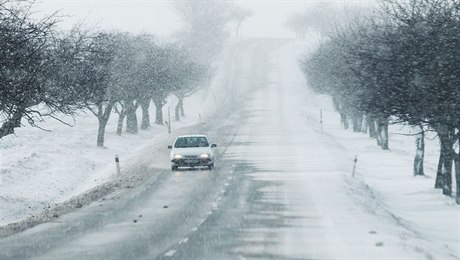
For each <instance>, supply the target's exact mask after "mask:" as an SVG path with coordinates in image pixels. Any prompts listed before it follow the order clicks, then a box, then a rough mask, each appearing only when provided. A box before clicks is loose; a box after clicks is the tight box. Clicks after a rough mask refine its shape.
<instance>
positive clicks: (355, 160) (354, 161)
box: [351, 155, 358, 178]
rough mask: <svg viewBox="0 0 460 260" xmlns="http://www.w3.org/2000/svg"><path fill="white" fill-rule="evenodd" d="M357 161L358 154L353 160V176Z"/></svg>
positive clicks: (353, 175)
mask: <svg viewBox="0 0 460 260" xmlns="http://www.w3.org/2000/svg"><path fill="white" fill-rule="evenodd" d="M357 163H358V155H355V159H354V160H353V171H352V172H351V176H352V177H353V178H354V177H355V174H356V164H357Z"/></svg>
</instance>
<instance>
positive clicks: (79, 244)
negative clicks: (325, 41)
mask: <svg viewBox="0 0 460 260" xmlns="http://www.w3.org/2000/svg"><path fill="white" fill-rule="evenodd" d="M292 48H293V45H292V44H291V43H289V42H287V41H280V40H262V41H250V42H249V43H246V44H244V45H242V46H240V47H239V48H238V49H237V51H235V54H234V59H233V62H234V64H233V65H232V66H231V68H232V69H231V70H230V71H228V74H229V81H230V82H231V84H229V85H228V86H229V87H231V88H233V92H234V93H236V94H235V97H234V98H233V101H234V103H233V108H231V109H225V110H222V111H220V112H219V113H217V114H216V116H215V117H214V118H211V119H210V120H209V121H207V122H206V123H205V124H204V125H200V126H192V127H188V128H184V129H181V130H177V131H176V132H174V133H173V134H174V135H178V134H182V133H190V132H192V133H197V132H204V133H206V134H208V135H209V136H210V138H211V140H212V141H213V142H215V143H217V144H218V145H219V148H218V162H217V165H216V169H215V170H214V171H207V170H198V171H178V172H171V171H170V170H169V165H168V163H167V160H168V153H167V149H166V145H167V144H168V141H170V140H168V141H166V140H165V141H164V142H159V143H157V144H156V146H155V147H152V148H151V150H150V151H149V152H151V155H152V161H151V162H150V163H149V164H148V165H145V171H149V172H152V174H151V175H152V177H151V178H150V179H148V181H146V182H145V183H144V184H143V185H141V186H139V187H135V188H133V189H131V190H130V191H127V192H119V193H116V194H111V195H110V196H109V197H107V198H105V199H103V200H100V201H97V202H95V203H93V204H91V205H90V206H88V207H84V208H82V209H79V210H77V211H75V212H73V213H70V214H67V215H65V216H63V217H60V218H58V219H57V220H56V221H54V222H50V223H47V224H42V225H39V226H37V227H35V228H32V229H29V230H27V231H25V232H22V233H19V234H17V235H14V236H10V237H8V238H4V239H2V240H0V248H1V249H2V250H1V251H0V258H1V259H14V258H29V257H32V258H38V259H61V258H65V259H90V258H94V259H101V258H105V259H133V258H136V259H144V258H145V259H152V258H157V259H197V258H198V259H203V258H204V259H238V258H243V259H244V258H261V259H267V258H275V259H423V258H429V255H427V254H426V253H425V252H424V251H423V250H420V249H417V248H416V247H415V246H413V245H412V244H408V243H407V241H406V238H407V236H408V235H407V234H408V233H409V231H408V230H406V228H405V227H404V226H402V225H400V224H399V223H398V222H397V221H394V220H392V219H387V218H383V217H382V216H380V215H379V214H373V212H371V211H369V210H368V209H366V208H365V207H364V206H363V205H362V204H361V203H359V202H357V201H356V200H355V199H354V197H353V196H350V192H353V190H350V187H353V185H351V184H350V182H352V180H350V178H349V177H347V176H349V175H350V172H351V169H352V160H351V159H350V158H349V156H348V155H347V154H346V152H345V149H344V148H343V147H341V146H340V145H339V144H338V143H337V142H336V141H335V140H334V139H333V138H332V137H331V136H330V135H327V134H323V133H322V132H321V131H320V129H319V127H318V124H317V123H316V122H313V121H311V120H308V119H307V117H306V115H305V111H304V110H303V109H304V107H305V104H306V102H313V101H312V100H313V98H312V97H311V96H308V95H307V94H305V93H308V91H306V90H305V84H304V82H301V81H299V73H300V72H299V71H298V69H297V64H296V58H295V55H294V52H293V51H292ZM363 192H365V191H363Z"/></svg>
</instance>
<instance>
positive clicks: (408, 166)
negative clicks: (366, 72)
mask: <svg viewBox="0 0 460 260" xmlns="http://www.w3.org/2000/svg"><path fill="white" fill-rule="evenodd" d="M306 47H308V46H305V44H303V43H296V44H294V45H293V46H292V48H293V49H296V52H297V54H296V55H297V56H299V55H300V54H301V52H302V51H303V50H305V49H306ZM284 53H285V54H286V55H293V54H292V53H293V52H292V51H291V50H286V51H285V52H284ZM292 59H294V58H292ZM292 59H291V60H292ZM285 66H286V67H287V68H290V69H289V70H291V71H296V73H292V74H291V77H292V82H294V83H296V84H302V85H303V86H304V91H305V93H306V94H305V97H304V101H303V102H302V103H303V107H302V113H303V115H304V117H305V120H308V121H310V122H313V123H314V124H316V125H317V131H318V132H320V131H321V126H320V123H319V121H320V110H322V115H323V133H322V134H323V135H324V136H327V137H329V140H331V142H335V143H336V145H337V146H340V147H342V148H343V150H344V152H345V154H346V155H347V159H348V160H349V161H350V162H352V161H353V159H354V157H355V155H357V157H358V162H357V171H356V172H357V177H356V178H352V177H351V174H352V168H350V169H346V171H347V172H349V175H347V176H344V177H345V180H346V182H345V185H347V189H348V190H349V194H350V195H351V196H352V197H354V198H355V200H357V201H358V202H359V203H360V204H362V205H363V206H364V207H365V208H366V209H367V210H368V211H369V212H370V213H372V214H375V215H378V216H380V217H382V221H388V222H392V223H396V224H398V225H400V226H402V227H403V229H404V230H405V231H404V232H402V233H401V234H400V236H401V237H402V238H403V240H404V241H407V246H408V247H414V248H413V249H414V250H416V251H419V252H421V253H422V254H424V255H425V256H426V257H427V258H435V259H437V258H452V259H459V258H460V209H459V207H458V205H456V203H455V201H454V199H452V198H450V197H446V196H443V195H442V191H441V190H437V189H434V182H435V177H436V169H437V161H438V156H439V143H438V140H437V139H436V138H434V137H433V138H427V139H426V143H425V145H426V146H425V150H426V152H425V174H426V176H419V177H414V176H413V169H412V167H413V160H414V156H415V137H413V136H407V135H405V134H408V133H410V129H409V128H407V127H404V126H401V125H392V126H390V129H389V131H390V150H389V151H383V150H382V149H381V148H380V147H378V146H377V144H376V141H375V140H374V139H371V138H369V137H368V136H367V135H366V134H364V133H354V132H352V131H351V130H348V131H346V130H344V129H343V128H342V127H341V125H340V117H339V115H338V114H337V112H335V111H334V109H333V107H332V102H331V100H330V98H329V97H327V96H324V95H317V94H315V93H313V92H312V91H311V90H310V89H309V88H308V87H307V86H308V83H306V80H305V79H304V76H303V74H302V73H301V71H300V70H299V69H298V68H295V67H294V66H296V64H292V63H291V64H289V63H286V64H285Z"/></svg>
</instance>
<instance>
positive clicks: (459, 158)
mask: <svg viewBox="0 0 460 260" xmlns="http://www.w3.org/2000/svg"><path fill="white" fill-rule="evenodd" d="M454 155H455V157H454V162H455V184H456V185H455V187H456V194H455V202H457V204H460V155H459V154H454Z"/></svg>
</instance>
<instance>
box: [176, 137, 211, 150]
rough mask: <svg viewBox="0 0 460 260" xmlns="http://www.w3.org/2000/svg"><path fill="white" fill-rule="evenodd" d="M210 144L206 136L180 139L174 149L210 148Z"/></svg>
mask: <svg viewBox="0 0 460 260" xmlns="http://www.w3.org/2000/svg"><path fill="white" fill-rule="evenodd" d="M208 146H209V143H208V140H207V139H206V137H204V136H190V137H179V138H177V140H176V143H174V148H188V147H208Z"/></svg>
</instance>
